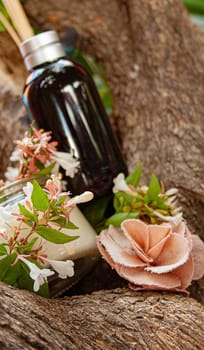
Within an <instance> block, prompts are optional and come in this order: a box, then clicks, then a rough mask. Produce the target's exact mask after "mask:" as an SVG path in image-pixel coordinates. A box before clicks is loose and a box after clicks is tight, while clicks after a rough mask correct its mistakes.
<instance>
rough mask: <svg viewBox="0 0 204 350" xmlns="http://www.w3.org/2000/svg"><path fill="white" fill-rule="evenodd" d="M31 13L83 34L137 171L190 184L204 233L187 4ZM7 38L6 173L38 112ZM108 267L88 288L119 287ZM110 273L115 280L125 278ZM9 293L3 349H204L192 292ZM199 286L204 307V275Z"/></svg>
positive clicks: (117, 0)
mask: <svg viewBox="0 0 204 350" xmlns="http://www.w3.org/2000/svg"><path fill="white" fill-rule="evenodd" d="M25 9H26V12H27V14H28V15H29V18H30V21H31V23H32V25H33V26H34V27H35V28H36V29H41V30H46V29H56V30H57V31H58V32H59V33H60V35H62V34H63V31H64V30H65V28H66V27H68V26H71V27H74V28H75V29H76V30H77V31H78V32H79V34H80V37H81V40H80V44H81V47H82V48H83V50H84V51H85V52H86V53H89V54H91V55H92V56H93V57H95V58H96V60H97V62H98V63H99V64H101V66H102V67H103V68H104V71H105V75H106V77H107V80H108V83H109V86H110V89H111V94H112V96H113V100H114V110H113V115H112V116H111V122H112V125H113V127H114V129H115V131H116V132H117V134H118V136H119V138H120V141H121V148H122V151H123V153H124V156H125V158H126V160H127V164H128V167H129V169H130V170H132V169H133V167H134V166H135V165H136V163H137V161H138V160H139V159H141V160H142V162H143V167H144V180H145V181H147V179H148V178H149V174H150V173H151V172H155V173H156V174H157V175H158V177H159V178H160V179H161V180H163V181H164V182H165V184H166V185H167V187H169V186H176V187H178V188H179V190H180V193H181V198H180V201H181V203H182V205H183V207H184V214H185V217H186V219H187V222H188V225H189V227H190V229H191V231H192V232H194V233H197V234H199V235H200V236H202V237H203V238H204V236H203V228H204V216H203V208H204V183H203V173H204V157H203V155H204V145H203V128H204V123H203V119H202V118H203V101H204V80H203V74H204V55H203V50H204V33H203V32H202V31H201V30H200V29H199V28H197V27H196V26H195V25H193V24H192V23H191V22H190V20H189V18H188V15H187V12H186V11H185V10H184V8H183V6H182V2H181V1H178V0H171V1H170V0H169V1H168V0H143V1H139V0H126V1H122V0H112V1H110V0H100V1H94V2H93V1H92V0H86V1H79V0H75V1H72V2H71V1H69V2H68V1H66V0H61V1H56V0H47V1H39V0H32V1H31V0H27V1H26V4H25ZM8 43H9V44H8ZM0 45H1V48H2V50H1V52H0V77H1V81H0V86H1V91H0V108H1V119H0V126H1V127H0V159H1V164H0V175H1V176H2V175H3V173H4V171H5V168H6V166H7V165H8V156H9V154H10V152H11V150H12V148H13V145H12V140H13V139H14V138H16V137H19V136H22V134H23V130H25V128H26V125H27V119H26V118H25V117H24V115H25V110H24V107H23V106H22V102H21V99H20V95H21V91H22V89H23V85H24V80H25V77H26V71H25V68H24V66H23V63H22V59H21V57H20V54H19V52H18V50H17V49H16V48H15V46H14V44H13V43H12V42H11V41H10V39H9V37H8V35H7V33H1V35H0ZM103 266H104V264H99V265H97V268H96V269H95V270H94V272H93V274H92V275H90V276H89V279H87V281H88V282H89V286H88V287H87V281H86V282H83V283H82V284H81V286H82V287H81V288H80V287H79V289H78V290H79V291H81V292H85V291H91V290H96V289H99V288H103V287H104V286H105V287H107V281H106V280H104V281H101V280H100V279H101V275H103V276H106V274H103V273H102V274H101V273H100V272H101V271H104V270H103V268H104V267H103ZM108 274H109V278H110V279H109V281H110V284H109V287H110V286H111V283H112V285H113V286H114V287H115V286H118V285H120V284H121V280H117V278H116V277H115V275H114V274H112V273H111V272H110V271H108ZM95 277H96V278H97V279H96V285H97V286H96V288H95V287H94V288H90V285H91V280H92V279H93V278H95ZM104 278H105V277H104ZM0 290H1V293H0V305H1V309H2V313H1V315H2V317H1V321H0V323H1V326H2V330H1V339H3V340H1V342H2V343H0V345H1V346H0V347H1V348H2V349H9V350H10V349H19V348H23V349H126V348H127V349H138V350H140V349H154V350H156V349H163V348H165V349H202V344H203V337H204V333H203V328H202V327H203V307H202V306H201V305H200V304H198V303H197V302H195V301H193V300H192V299H188V298H186V297H184V296H180V295H172V294H165V295H163V294H158V293H157V294H155V293H144V294H139V293H133V292H130V291H129V292H128V291H127V290H126V289H124V290H122V289H121V290H115V291H107V290H106V291H104V290H103V291H100V292H98V293H94V294H90V295H89V296H88V295H85V296H75V297H66V298H65V299H59V300H44V299H41V298H39V297H37V296H34V295H31V294H29V293H27V292H24V291H18V290H15V289H12V288H9V287H7V286H5V285H3V284H2V285H1V286H0ZM191 291H192V295H193V296H194V297H196V298H198V300H199V301H203V302H204V282H203V280H201V281H199V282H198V283H197V284H194V285H193V286H192V288H191Z"/></svg>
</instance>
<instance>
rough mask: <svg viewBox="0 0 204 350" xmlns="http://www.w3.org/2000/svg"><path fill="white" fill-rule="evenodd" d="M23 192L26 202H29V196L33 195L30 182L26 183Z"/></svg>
mask: <svg viewBox="0 0 204 350" xmlns="http://www.w3.org/2000/svg"><path fill="white" fill-rule="evenodd" d="M23 192H24V193H25V195H26V197H27V199H28V200H31V196H32V193H33V184H32V183H31V182H27V183H26V186H24V187H23Z"/></svg>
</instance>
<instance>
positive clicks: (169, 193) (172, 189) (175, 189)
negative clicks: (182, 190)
mask: <svg viewBox="0 0 204 350" xmlns="http://www.w3.org/2000/svg"><path fill="white" fill-rule="evenodd" d="M177 193H178V189H177V188H170V189H169V190H168V191H166V192H165V195H166V196H172V195H175V194H177Z"/></svg>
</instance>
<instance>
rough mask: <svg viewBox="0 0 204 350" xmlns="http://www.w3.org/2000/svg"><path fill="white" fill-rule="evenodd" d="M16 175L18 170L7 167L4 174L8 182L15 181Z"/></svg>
mask: <svg viewBox="0 0 204 350" xmlns="http://www.w3.org/2000/svg"><path fill="white" fill-rule="evenodd" d="M18 174H19V170H18V168H14V167H12V166H8V168H7V169H6V172H5V177H6V178H7V180H8V181H9V182H12V181H14V180H16V178H17V176H18Z"/></svg>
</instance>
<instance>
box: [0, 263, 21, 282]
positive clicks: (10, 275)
mask: <svg viewBox="0 0 204 350" xmlns="http://www.w3.org/2000/svg"><path fill="white" fill-rule="evenodd" d="M20 273H21V268H20V262H19V261H18V262H17V263H16V264H15V265H13V266H10V267H9V268H8V270H7V273H6V275H5V277H4V278H3V281H4V282H5V283H7V284H10V285H12V286H13V285H14V284H15V283H16V281H17V279H18V278H19V276H20Z"/></svg>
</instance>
